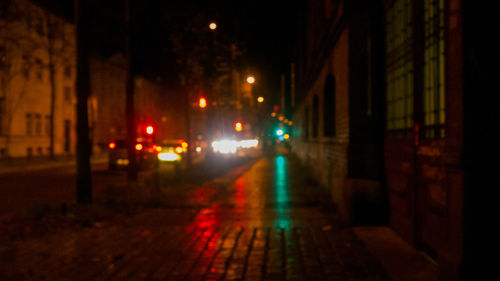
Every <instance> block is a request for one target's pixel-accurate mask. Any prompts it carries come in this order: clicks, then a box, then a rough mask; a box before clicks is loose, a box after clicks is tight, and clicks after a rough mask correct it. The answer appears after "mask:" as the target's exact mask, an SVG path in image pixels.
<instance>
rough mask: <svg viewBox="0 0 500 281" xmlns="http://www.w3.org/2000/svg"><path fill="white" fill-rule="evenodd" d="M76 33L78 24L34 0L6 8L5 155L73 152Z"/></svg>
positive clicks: (1, 100) (0, 51)
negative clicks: (43, 7)
mask: <svg viewBox="0 0 500 281" xmlns="http://www.w3.org/2000/svg"><path fill="white" fill-rule="evenodd" d="M73 34H74V26H72V25H71V24H69V23H67V22H66V21H64V20H63V19H62V18H59V17H57V16H55V15H53V14H51V13H49V12H47V11H45V10H44V9H42V8H40V7H39V6H37V5H34V4H33V3H31V2H30V1H24V0H16V1H10V2H8V4H4V6H3V7H2V12H1V15H0V58H1V64H0V73H1V90H0V155H1V157H19V156H27V157H34V156H43V155H49V154H50V151H51V150H52V149H53V150H54V153H56V154H62V153H71V152H72V151H73V149H74V145H73V143H74V140H75V136H74V130H71V128H72V126H73V125H72V124H74V123H75V122H74V120H75V116H74V109H73V107H74V106H73V104H74V99H73V96H74V79H75V75H74V73H75V65H74V59H73V58H74V56H75V53H74V52H75V48H74V46H75V41H74V36H73ZM52 128H53V129H52ZM51 136H52V138H53V140H52V141H51Z"/></svg>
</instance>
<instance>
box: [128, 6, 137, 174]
mask: <svg viewBox="0 0 500 281" xmlns="http://www.w3.org/2000/svg"><path fill="white" fill-rule="evenodd" d="M132 3H133V0H125V26H126V27H125V29H126V31H125V34H126V35H125V36H126V42H125V55H126V57H127V74H126V75H127V77H126V80H127V81H126V97H125V120H126V122H127V124H126V128H127V152H128V161H129V162H128V174H127V175H128V179H129V181H136V180H137V162H136V157H135V156H136V152H135V143H136V134H137V132H136V122H135V108H134V57H133V39H132V35H133V28H132V26H133V25H132V23H133V22H132V18H133V17H132V11H133V9H132V7H131V6H132Z"/></svg>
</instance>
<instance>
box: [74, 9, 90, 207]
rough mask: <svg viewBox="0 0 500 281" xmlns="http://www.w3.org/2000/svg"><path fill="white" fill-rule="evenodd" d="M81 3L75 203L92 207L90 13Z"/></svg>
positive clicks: (77, 14)
mask: <svg viewBox="0 0 500 281" xmlns="http://www.w3.org/2000/svg"><path fill="white" fill-rule="evenodd" d="M89 9H90V7H89V4H88V1H85V0H75V22H76V40H77V57H76V59H77V61H76V67H77V75H76V90H77V112H76V114H77V128H76V129H77V155H76V156H77V158H76V159H77V175H76V189H77V192H76V196H77V197H76V201H77V202H78V203H84V204H90V203H92V174H91V170H90V140H89V122H88V112H87V108H88V107H87V100H88V97H89V93H90V70H89V49H90V48H89V47H90V42H89V41H90V17H89V16H90V13H89Z"/></svg>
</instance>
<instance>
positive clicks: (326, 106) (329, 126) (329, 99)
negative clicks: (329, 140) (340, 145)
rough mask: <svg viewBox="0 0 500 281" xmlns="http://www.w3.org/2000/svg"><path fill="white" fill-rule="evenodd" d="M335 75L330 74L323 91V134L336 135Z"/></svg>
mask: <svg viewBox="0 0 500 281" xmlns="http://www.w3.org/2000/svg"><path fill="white" fill-rule="evenodd" d="M335 106H336V105H335V77H333V75H328V77H327V78H326V81H325V89H324V91H323V127H324V128H323V134H324V136H325V137H333V136H335V113H336V111H335Z"/></svg>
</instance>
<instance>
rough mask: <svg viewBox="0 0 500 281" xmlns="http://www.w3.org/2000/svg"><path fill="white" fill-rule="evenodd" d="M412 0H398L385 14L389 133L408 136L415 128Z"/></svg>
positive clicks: (387, 122)
mask: <svg viewBox="0 0 500 281" xmlns="http://www.w3.org/2000/svg"><path fill="white" fill-rule="evenodd" d="M411 3H412V1H411V0H399V1H395V2H394V4H393V6H392V7H391V8H389V10H388V11H387V15H386V91H387V92H386V105H387V119H386V125H387V130H389V131H390V132H392V133H395V134H397V135H403V136H405V135H408V134H409V133H410V132H411V128H412V127H413V96H414V90H413V83H414V72H413V69H414V66H413V45H412V42H413V36H414V32H413V17H412V14H413V9H412V7H411Z"/></svg>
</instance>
